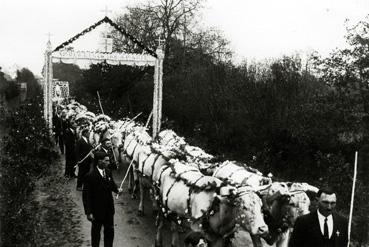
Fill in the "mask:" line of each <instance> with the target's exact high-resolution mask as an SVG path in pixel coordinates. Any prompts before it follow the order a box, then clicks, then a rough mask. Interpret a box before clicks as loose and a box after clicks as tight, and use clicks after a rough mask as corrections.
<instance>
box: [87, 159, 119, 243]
mask: <svg viewBox="0 0 369 247" xmlns="http://www.w3.org/2000/svg"><path fill="white" fill-rule="evenodd" d="M94 159H95V162H96V166H95V167H94V169H93V170H92V171H90V172H89V173H88V174H87V175H86V177H85V179H84V186H83V193H82V198H83V206H84V210H85V214H86V216H87V219H88V220H89V221H91V223H92V226H91V246H92V247H99V244H100V231H101V228H102V226H104V247H112V246H113V240H114V213H115V210H114V199H113V195H112V192H115V193H119V194H120V193H122V189H120V188H119V189H118V187H117V185H116V184H115V182H114V180H113V176H112V174H111V171H110V170H109V169H108V166H109V157H108V155H107V154H106V153H104V152H96V153H95V155H94Z"/></svg>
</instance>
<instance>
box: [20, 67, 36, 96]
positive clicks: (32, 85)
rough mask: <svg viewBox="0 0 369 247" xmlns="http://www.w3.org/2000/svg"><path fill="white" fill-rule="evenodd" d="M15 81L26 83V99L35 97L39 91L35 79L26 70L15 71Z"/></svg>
mask: <svg viewBox="0 0 369 247" xmlns="http://www.w3.org/2000/svg"><path fill="white" fill-rule="evenodd" d="M16 81H17V82H18V83H21V82H25V83H27V97H28V98H33V97H35V96H36V95H37V94H38V93H39V91H40V90H41V88H40V85H39V83H38V81H37V79H36V78H35V76H34V75H33V73H32V72H31V71H30V70H29V69H27V68H22V69H21V70H17V77H16Z"/></svg>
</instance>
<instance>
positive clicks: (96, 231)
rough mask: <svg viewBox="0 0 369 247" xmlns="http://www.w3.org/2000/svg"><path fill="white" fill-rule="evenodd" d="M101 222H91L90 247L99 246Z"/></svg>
mask: <svg viewBox="0 0 369 247" xmlns="http://www.w3.org/2000/svg"><path fill="white" fill-rule="evenodd" d="M102 224H103V223H102V222H101V221H98V220H94V221H92V227H91V246H92V247H99V246H100V231H101V226H102Z"/></svg>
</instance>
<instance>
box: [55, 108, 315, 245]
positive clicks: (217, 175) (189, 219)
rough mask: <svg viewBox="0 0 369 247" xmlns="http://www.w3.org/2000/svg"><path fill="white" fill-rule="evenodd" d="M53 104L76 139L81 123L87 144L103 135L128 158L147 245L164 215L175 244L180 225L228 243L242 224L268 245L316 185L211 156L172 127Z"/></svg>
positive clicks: (304, 208) (286, 230)
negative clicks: (148, 225)
mask: <svg viewBox="0 0 369 247" xmlns="http://www.w3.org/2000/svg"><path fill="white" fill-rule="evenodd" d="M58 109H59V110H60V111H62V115H63V117H65V118H66V119H67V120H69V121H70V122H71V123H73V125H74V127H75V133H76V138H80V137H81V131H82V130H83V129H86V128H87V129H88V130H89V133H90V135H89V142H90V144H91V145H92V146H94V147H96V146H97V145H99V142H100V140H102V139H103V138H109V139H110V140H111V142H112V150H113V153H114V157H116V159H117V161H119V162H120V163H121V164H129V163H130V162H132V164H133V165H132V167H133V169H132V170H131V173H130V176H129V177H130V181H131V182H129V191H130V192H132V191H133V192H132V193H133V195H134V194H135V191H138V190H139V192H140V196H139V206H138V212H139V213H140V214H144V207H143V205H144V204H143V200H144V198H145V193H146V192H145V191H150V195H151V197H150V198H151V199H152V202H153V203H152V205H153V211H154V212H157V214H155V215H156V228H157V233H156V237H155V246H161V245H162V228H163V224H164V223H163V221H164V219H166V220H169V221H170V225H171V233H172V238H171V243H172V245H173V246H179V233H178V232H179V230H180V229H183V228H186V229H191V232H192V233H194V232H196V234H193V235H196V236H197V235H200V236H202V238H203V239H202V240H201V241H199V243H203V241H205V242H206V243H207V244H209V245H210V246H228V245H230V243H231V239H232V237H233V236H234V233H235V232H236V231H238V230H245V231H247V232H248V233H249V234H250V236H251V239H252V241H253V244H254V246H262V241H261V238H263V239H264V240H265V241H266V242H267V243H268V244H270V245H272V244H274V243H275V244H276V246H280V247H281V246H287V244H288V239H289V235H290V232H291V230H292V227H293V224H294V222H295V220H296V218H297V217H298V216H300V215H303V214H307V213H308V212H309V206H310V199H309V197H308V195H307V194H308V193H316V192H317V191H318V189H317V188H316V187H314V186H311V185H309V184H307V183H296V182H280V181H279V182H277V181H272V179H271V178H270V177H267V176H263V174H262V173H260V172H259V171H258V170H256V169H254V168H251V167H248V166H246V165H245V164H242V163H239V162H235V161H228V160H227V161H223V162H219V161H215V159H214V157H213V156H212V155H210V154H208V153H206V152H204V151H203V150H202V149H201V148H198V147H195V146H191V145H189V144H188V143H186V141H185V140H184V138H182V137H179V136H178V135H176V133H174V132H173V131H172V130H163V131H161V132H160V133H159V134H158V136H157V138H155V139H152V137H151V136H150V135H149V134H148V132H147V128H146V127H145V126H143V125H142V124H140V123H137V122H135V121H134V119H128V118H127V119H123V120H119V121H113V120H111V118H110V117H108V116H106V115H97V116H96V115H95V114H94V113H92V112H90V111H88V110H87V108H86V107H85V106H83V105H81V104H79V103H78V102H74V103H71V104H68V105H64V106H62V105H60V106H59V107H58ZM188 236H191V234H189V235H188ZM185 241H192V240H191V237H189V239H185Z"/></svg>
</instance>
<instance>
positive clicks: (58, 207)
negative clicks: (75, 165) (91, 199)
mask: <svg viewBox="0 0 369 247" xmlns="http://www.w3.org/2000/svg"><path fill="white" fill-rule="evenodd" d="M5 124H6V126H9V129H8V135H7V136H6V138H4V140H3V143H2V146H3V150H2V155H1V159H0V162H1V166H0V174H1V186H0V190H1V192H0V193H1V195H2V197H1V206H2V207H1V220H0V222H1V224H2V227H1V229H2V232H1V241H2V245H3V246H80V245H81V242H80V239H79V236H78V231H75V229H76V228H78V226H79V218H78V217H76V212H75V211H73V208H75V205H73V204H72V203H71V201H72V200H71V199H70V198H69V196H70V195H69V191H68V188H67V184H66V181H65V179H64V178H63V177H61V176H60V171H59V170H60V167H58V166H59V165H60V164H59V162H58V160H57V158H58V153H57V151H56V148H55V146H54V142H53V140H52V139H51V138H50V136H49V133H48V131H47V129H46V126H45V123H44V120H43V118H42V97H41V96H37V97H36V98H35V99H33V100H31V101H27V102H26V103H24V104H22V105H21V106H20V107H18V108H17V109H16V110H15V111H13V112H10V113H9V115H8V116H7V117H6V120H5ZM58 173H59V174H58Z"/></svg>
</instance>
